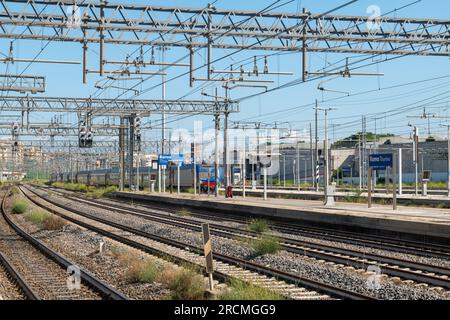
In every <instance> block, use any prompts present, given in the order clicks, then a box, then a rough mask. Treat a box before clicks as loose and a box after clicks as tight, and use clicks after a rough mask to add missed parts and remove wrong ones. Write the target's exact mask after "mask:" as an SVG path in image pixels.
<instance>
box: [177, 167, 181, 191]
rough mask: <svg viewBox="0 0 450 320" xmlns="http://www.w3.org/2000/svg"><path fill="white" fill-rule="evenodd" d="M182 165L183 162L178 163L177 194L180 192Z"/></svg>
mask: <svg viewBox="0 0 450 320" xmlns="http://www.w3.org/2000/svg"><path fill="white" fill-rule="evenodd" d="M180 165H181V163H177V194H180Z"/></svg>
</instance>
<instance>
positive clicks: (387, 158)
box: [369, 153, 393, 170]
mask: <svg viewBox="0 0 450 320" xmlns="http://www.w3.org/2000/svg"><path fill="white" fill-rule="evenodd" d="M392 159H393V156H392V153H378V154H370V155H369V166H370V167H371V168H373V169H375V170H381V169H386V168H387V167H391V168H392V162H393V160H392Z"/></svg>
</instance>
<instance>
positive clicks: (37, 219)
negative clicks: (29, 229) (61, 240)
mask: <svg viewBox="0 0 450 320" xmlns="http://www.w3.org/2000/svg"><path fill="white" fill-rule="evenodd" d="M25 220H27V221H29V222H31V223H33V224H35V225H38V226H39V227H40V228H42V229H44V230H61V229H62V228H63V227H64V226H65V225H67V222H66V221H64V220H63V219H61V218H60V217H58V216H55V215H53V214H50V213H48V212H46V211H43V210H33V211H31V212H30V213H27V214H26V215H25Z"/></svg>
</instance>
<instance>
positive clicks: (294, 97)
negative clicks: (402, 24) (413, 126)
mask: <svg viewBox="0 0 450 320" xmlns="http://www.w3.org/2000/svg"><path fill="white" fill-rule="evenodd" d="M120 2H130V3H140V2H141V3H142V1H140V2H139V1H120ZM272 2H273V1H266V0H264V1H263V0H258V1H242V0H240V1H237V0H219V1H217V2H216V4H215V6H216V7H218V8H229V9H247V10H259V9H262V8H264V7H266V6H267V5H269V4H271V3H272ZM281 2H286V1H281ZM345 2H346V1H313V0H303V1H293V2H292V3H291V4H289V5H287V6H285V7H283V8H280V9H278V10H277V11H287V12H296V11H298V10H299V8H303V7H306V8H308V9H309V10H310V11H311V12H313V13H322V12H325V11H327V10H330V9H332V8H334V7H336V6H337V5H339V4H342V3H345ZM412 2H414V1H413V0H401V1H385V0H378V1H373V0H369V1H366V0H360V1H358V2H357V3H355V4H352V5H351V6H348V7H346V8H344V9H341V10H340V11H337V12H334V14H342V15H358V16H361V15H367V12H366V10H367V8H368V7H369V6H370V5H374V4H375V5H378V6H379V7H380V8H381V13H382V14H384V13H386V12H389V11H392V10H394V9H396V8H400V7H402V6H404V5H406V4H409V3H412ZM207 3H208V1H198V0H195V1H187V0H176V1H175V0H173V1H167V0H166V1H151V4H154V5H166V6H167V5H170V6H183V7H187V6H190V7H204V6H206V5H207ZM390 16H397V17H417V18H440V19H446V20H449V19H450V1H447V0H423V1H421V2H419V3H417V4H414V5H412V6H410V7H408V8H404V9H402V10H398V11H397V12H395V13H392V14H390ZM0 41H1V44H2V46H1V47H2V48H3V50H1V52H2V53H3V54H7V51H8V50H7V48H8V47H9V40H0ZM45 45H46V42H42V43H41V42H38V41H34V42H30V41H16V42H15V57H16V58H17V57H21V58H32V57H34V56H35V55H36V54H37V53H38V52H39V51H40V50H41V48H42V47H43V46H45ZM135 49H136V48H135V47H131V46H122V47H120V48H119V47H118V46H108V49H107V57H108V58H112V59H115V58H118V59H123V58H124V56H125V55H126V53H128V52H132V51H134V50H135ZM229 52H230V51H225V50H215V51H214V58H218V57H221V56H223V55H225V54H227V53H229ZM185 54H186V50H185V49H172V50H170V52H169V53H168V57H167V60H168V61H174V60H175V59H177V58H178V57H180V56H183V55H185ZM200 54H201V56H199V55H198V56H197V57H196V59H197V61H198V62H202V61H204V60H203V59H204V56H205V52H204V51H203V52H200ZM255 54H262V53H261V52H245V53H240V54H237V55H235V56H233V60H234V61H239V60H241V59H245V58H249V57H252V56H253V55H255ZM345 57H347V56H346V55H342V54H324V53H320V54H319V53H316V54H311V55H310V57H309V59H310V70H317V69H320V68H322V67H323V66H324V63H325V61H327V62H328V63H333V62H336V61H339V60H342V59H343V58H345ZM348 57H350V59H351V60H350V61H352V59H354V57H353V58H352V56H351V55H350V56H348ZM39 58H42V59H61V60H79V61H81V58H82V50H81V46H80V44H68V43H56V42H55V43H50V45H48V47H47V48H46V49H45V50H44V51H43V53H42V54H41V55H40V56H39ZM97 61H98V46H96V45H92V46H91V48H90V67H91V68H98V66H97V64H98V62H97ZM185 62H187V60H186V61H185ZM230 63H232V61H231V60H229V59H228V60H226V61H224V62H223V63H219V64H218V65H216V66H215V67H216V68H217V69H221V68H225V67H227V66H229V65H230ZM25 66H26V64H14V65H9V66H8V70H7V69H6V68H7V66H6V65H2V66H1V68H2V71H1V72H2V73H6V72H8V73H21V72H22V71H23V68H24V67H25ZM269 67H270V68H271V70H280V71H292V72H294V75H293V76H289V77H280V81H281V83H284V82H287V81H292V80H294V79H297V78H299V77H300V68H301V55H300V53H296V54H288V55H283V56H280V57H279V58H277V57H275V58H271V59H270V60H269ZM182 70H183V71H185V69H182ZM359 71H367V72H383V73H385V76H384V77H353V78H351V79H342V78H340V79H335V80H333V81H329V82H326V83H324V84H323V86H324V87H325V88H327V89H329V90H335V91H343V92H349V93H351V94H354V93H357V92H360V91H365V90H376V89H378V88H386V87H389V86H393V85H397V84H401V83H406V82H411V81H418V80H423V79H429V78H433V77H437V76H445V75H450V59H449V58H434V57H404V58H401V59H396V60H394V61H391V62H387V63H380V64H379V65H378V66H377V65H374V66H371V67H368V68H365V69H362V70H359ZM179 72H180V69H176V68H173V69H171V70H170V72H169V78H171V77H173V76H175V75H176V74H177V73H179ZM25 74H33V75H34V74H37V75H45V76H46V77H47V92H46V93H45V95H48V96H79V97H87V96H89V95H91V94H93V93H94V92H96V89H95V88H94V84H95V82H96V81H98V80H99V78H98V77H96V76H90V77H89V84H88V85H82V83H81V79H82V72H81V66H67V65H58V66H56V65H42V64H35V65H32V66H31V67H30V68H29V69H27V70H26V71H25ZM275 80H276V81H275V82H277V81H278V79H277V78H275ZM159 82H160V79H159V78H158V77H156V78H154V79H151V80H149V81H147V82H145V83H144V84H143V85H142V89H146V88H149V87H153V86H155V85H157V84H158V83H159ZM187 83H188V81H187V78H186V77H183V78H182V79H179V80H176V81H172V82H170V83H169V84H168V85H167V98H168V99H179V98H181V97H182V96H184V95H185V94H186V93H188V92H189V91H190V90H191V89H190V88H189V87H188V85H187ZM319 83H320V81H314V82H310V83H306V84H300V85H297V86H295V87H291V88H288V89H283V90H278V91H276V92H273V93H269V94H266V95H263V96H259V97H256V98H252V99H249V100H245V101H243V102H242V103H241V105H240V109H241V113H240V114H237V115H233V117H232V119H233V120H241V119H247V120H258V121H263V122H271V121H280V122H283V121H289V122H291V123H292V126H293V128H295V129H298V130H302V129H305V128H307V127H308V126H309V122H310V121H312V120H313V111H312V108H311V107H307V108H306V107H304V108H302V107H301V106H304V105H308V104H310V103H312V102H314V100H315V99H319V100H323V99H325V100H327V99H330V98H335V97H339V96H342V94H339V93H332V92H326V93H324V94H322V92H320V91H319V90H317V86H318V85H319ZM449 83H450V78H445V79H441V80H437V81H433V82H428V83H425V84H420V85H412V86H408V87H400V88H397V89H393V90H384V91H380V92H374V93H371V94H367V95H361V96H356V97H348V98H345V99H341V100H338V101H335V102H330V103H326V104H324V105H326V106H332V107H336V108H338V110H336V111H334V112H333V113H332V114H331V116H330V122H331V123H332V124H333V125H334V128H335V129H334V135H335V138H338V137H344V136H348V135H349V134H351V133H353V132H355V131H358V130H360V124H356V122H355V124H353V123H351V121H352V120H355V121H356V120H358V119H360V117H361V115H362V114H365V113H367V114H373V113H382V112H384V111H387V110H391V109H394V108H398V107H401V106H406V105H408V104H411V103H414V102H416V101H420V100H422V99H426V98H428V97H430V96H433V95H436V94H439V93H442V92H443V91H445V90H446V89H448V88H449V87H450V86H449ZM118 92H119V90H117V89H110V90H108V91H107V92H106V93H105V94H104V95H103V96H104V97H110V98H115V97H116V96H117V94H118ZM256 92H257V91H255V90H252V89H242V90H240V91H237V90H236V91H233V93H232V97H233V98H239V97H242V96H246V95H250V94H252V93H256ZM4 95H5V94H4ZM9 95H14V94H13V93H10V94H9ZM130 95H131V94H129V96H130ZM160 96H161V89H160V87H157V88H155V89H154V90H151V91H150V92H148V93H146V94H144V95H142V98H149V99H151V98H160ZM186 98H187V99H199V98H201V97H200V95H199V94H198V93H195V94H192V95H189V96H187V97H186ZM446 106H447V108H446ZM295 107H298V108H295ZM427 111H429V112H433V113H436V114H438V115H440V116H446V115H447V116H450V98H447V99H444V100H442V101H440V102H439V104H436V105H431V106H428V107H427ZM2 112H4V111H2ZM420 112H421V109H420V108H419V109H415V110H409V111H408V112H403V113H399V114H398V115H395V116H391V117H383V116H382V115H380V117H379V119H378V120H377V124H376V125H377V131H378V132H393V133H398V134H403V135H406V134H407V133H408V132H409V128H408V127H407V124H408V122H409V121H414V122H415V123H417V124H418V125H419V126H421V128H423V130H422V131H424V130H425V131H426V123H427V122H426V121H423V120H419V119H417V120H416V119H408V118H407V116H408V115H411V116H412V115H418V114H420ZM48 119H49V115H40V114H35V115H33V121H34V122H39V121H44V120H48ZM150 120H152V121H155V120H156V121H157V120H158V118H152V119H150ZM203 120H205V121H206V125H211V124H212V121H211V119H206V118H204V117H203ZM68 121H70V122H75V121H76V120H75V118H74V117H71V118H69V119H68ZM349 122H350V123H349ZM447 122H449V121H448V120H447ZM192 123H193V119H192V118H190V119H185V120H180V121H179V122H174V123H170V124H169V126H170V127H180V126H181V127H186V128H187V129H191V128H192ZM439 123H445V120H437V119H433V120H432V126H433V133H434V134H436V133H443V132H444V131H445V130H444V129H442V128H439V126H438V124H439ZM367 127H368V130H371V131H374V128H375V122H374V121H371V122H368V124H367ZM158 135H159V134H158ZM331 138H332V137H331Z"/></svg>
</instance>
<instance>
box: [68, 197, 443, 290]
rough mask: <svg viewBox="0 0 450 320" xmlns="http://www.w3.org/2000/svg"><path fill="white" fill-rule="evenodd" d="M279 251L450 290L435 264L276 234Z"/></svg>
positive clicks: (162, 219)
mask: <svg viewBox="0 0 450 320" xmlns="http://www.w3.org/2000/svg"><path fill="white" fill-rule="evenodd" d="M62 196H64V197H65V198H67V199H69V200H72V201H77V202H82V203H85V204H88V205H91V206H94V207H97V208H101V209H106V210H111V211H113V212H116V213H122V214H129V215H133V216H137V217H140V218H143V219H145V220H150V221H154V222H159V223H163V224H169V225H172V226H175V227H179V228H184V229H188V230H192V231H197V232H201V227H200V226H199V225H198V222H196V221H193V220H190V219H186V218H183V217H178V216H168V215H167V214H164V213H162V212H157V211H155V210H150V209H147V210H142V209H138V208H136V207H134V208H130V207H126V206H123V205H119V204H116V203H114V204H106V203H105V202H103V201H99V200H92V199H85V198H80V197H73V196H69V195H67V194H63V193H62ZM210 227H211V229H212V234H213V235H216V236H220V237H224V238H233V239H242V238H244V237H245V238H247V237H250V238H256V237H257V236H258V234H257V233H256V232H253V231H250V230H242V229H239V228H233V227H227V226H223V225H219V224H214V223H210ZM279 238H280V242H281V246H282V249H283V250H286V251H288V252H292V253H296V254H300V255H306V256H308V257H312V258H315V259H318V260H325V261H329V262H333V263H336V264H343V265H346V266H352V267H355V268H359V269H365V268H366V267H367V266H369V265H378V266H380V267H381V268H382V272H383V273H384V274H387V275H389V276H391V277H400V278H403V279H406V280H413V281H415V282H418V283H426V284H429V285H433V286H438V287H443V288H445V289H447V290H449V289H450V281H449V277H450V269H448V268H444V267H440V266H435V265H431V264H425V263H419V262H414V261H408V260H404V259H398V258H393V257H387V256H382V255H377V254H370V253H367V252H361V251H357V250H350V249H342V248H339V247H332V246H328V245H323V244H317V243H314V242H306V241H299V240H294V239H291V238H286V237H282V236H281V237H279Z"/></svg>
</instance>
